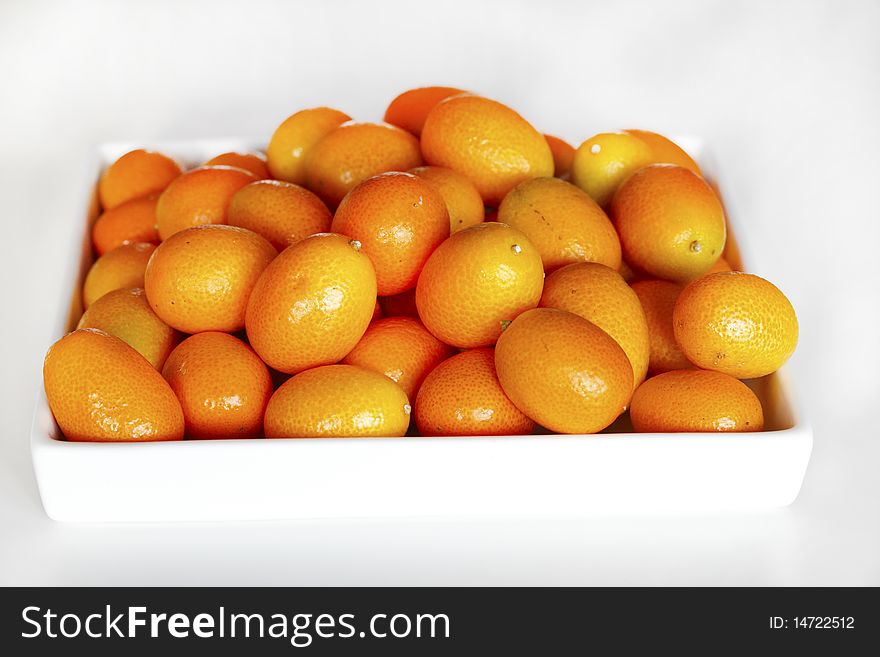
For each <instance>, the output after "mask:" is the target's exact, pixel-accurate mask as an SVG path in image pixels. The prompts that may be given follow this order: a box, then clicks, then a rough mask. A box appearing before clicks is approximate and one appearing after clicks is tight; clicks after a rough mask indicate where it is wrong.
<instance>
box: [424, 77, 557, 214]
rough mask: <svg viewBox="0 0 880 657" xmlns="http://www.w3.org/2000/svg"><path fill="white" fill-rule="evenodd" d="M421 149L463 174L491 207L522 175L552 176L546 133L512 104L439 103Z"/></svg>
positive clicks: (476, 99) (469, 99) (463, 98)
mask: <svg viewBox="0 0 880 657" xmlns="http://www.w3.org/2000/svg"><path fill="white" fill-rule="evenodd" d="M422 153H423V154H424V156H425V161H426V162H427V163H428V164H430V165H433V166H441V167H448V168H450V169H454V170H455V171H458V172H459V173H462V174H464V175H465V176H466V177H467V178H468V179H469V180H470V181H471V182H473V183H474V185H475V186H476V187H477V189H478V190H479V192H480V195H481V196H482V197H483V202H484V203H485V204H486V205H488V206H490V207H497V205H498V203H500V202H501V199H502V198H504V195H505V194H507V192H509V191H510V190H511V189H513V188H514V187H515V186H516V185H517V184H518V183H520V182H522V181H523V180H528V179H529V178H539V177H542V176H552V175H553V154H552V153H551V152H550V146H549V145H548V144H547V140H546V139H544V136H543V135H542V134H541V133H540V132H538V131H537V130H535V128H533V127H532V125H531V124H530V123H529V122H528V121H526V120H525V119H524V118H523V117H522V116H520V115H519V114H517V113H516V112H515V111H514V110H512V109H511V108H509V107H507V106H506V105H502V104H501V103H499V102H497V101H494V100H489V99H488V98H482V97H480V96H472V95H466V94H465V95H458V96H453V97H451V98H447V99H446V100H444V101H442V102H440V103H438V104H437V105H436V106H435V107H434V109H432V110H431V112H430V113H429V114H428V118H427V119H426V120H425V126H424V129H423V130H422Z"/></svg>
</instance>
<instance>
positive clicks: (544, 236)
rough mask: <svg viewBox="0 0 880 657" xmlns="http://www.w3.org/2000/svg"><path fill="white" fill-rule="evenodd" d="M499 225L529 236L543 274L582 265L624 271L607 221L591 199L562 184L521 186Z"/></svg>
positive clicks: (538, 181)
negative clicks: (538, 257) (504, 225)
mask: <svg viewBox="0 0 880 657" xmlns="http://www.w3.org/2000/svg"><path fill="white" fill-rule="evenodd" d="M498 221H500V222H501V223H505V224H509V225H511V226H513V227H514V228H516V229H518V230H521V231H522V232H523V233H525V235H526V237H528V238H529V240H531V242H532V244H534V245H535V247H537V249H538V251H539V252H540V254H541V260H542V261H543V263H544V269H545V271H548V272H550V271H553V270H554V269H558V268H559V267H562V266H564V265H568V264H571V263H573V262H584V261H587V262H599V263H602V264H603V265H607V266H609V267H611V268H612V269H615V270H616V269H617V268H618V267H620V240H618V238H617V232H615V230H614V226H612V225H611V221H610V220H609V219H608V216H607V215H606V214H605V212H604V211H603V210H602V208H600V207H599V206H598V205H597V204H596V202H595V201H594V200H593V199H591V198H590V197H589V195H588V194H586V193H585V192H584V191H582V190H580V189H578V188H577V187H575V186H574V185H572V184H571V183H567V182H565V181H564V180H560V179H559V178H533V179H532V180H527V181H525V182H521V183H520V184H519V185H517V186H516V187H514V188H513V189H512V190H511V191H510V193H509V194H508V195H507V196H505V197H504V200H503V201H502V202H501V205H500V207H499V208H498Z"/></svg>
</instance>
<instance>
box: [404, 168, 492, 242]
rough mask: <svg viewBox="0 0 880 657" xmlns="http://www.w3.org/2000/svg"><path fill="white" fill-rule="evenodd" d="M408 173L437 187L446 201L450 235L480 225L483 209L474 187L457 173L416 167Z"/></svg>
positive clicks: (443, 169) (450, 170)
mask: <svg viewBox="0 0 880 657" xmlns="http://www.w3.org/2000/svg"><path fill="white" fill-rule="evenodd" d="M410 173H412V174H414V175H416V176H418V177H419V178H421V179H422V180H427V181H428V182H430V183H431V184H433V185H435V186H436V187H437V191H438V192H440V196H442V197H443V200H444V201H446V211H447V212H448V213H449V230H450V233H455V232H458V231H459V230H464V229H465V228H467V227H469V226H473V225H475V224H479V223H482V221H483V218H484V215H485V208H484V207H483V198H482V197H481V196H480V192H479V191H478V190H477V188H476V186H474V184H473V183H472V182H471V181H470V180H468V179H467V178H466V177H465V176H463V175H462V174H460V173H459V172H458V171H453V170H452V169H447V168H446V167H430V166H428V167H416V168H415V169H411V170H410Z"/></svg>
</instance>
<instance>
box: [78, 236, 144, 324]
mask: <svg viewBox="0 0 880 657" xmlns="http://www.w3.org/2000/svg"><path fill="white" fill-rule="evenodd" d="M155 250H156V245H155V244H148V243H146V242H138V243H136V244H123V245H122V246H117V247H116V248H115V249H111V250H110V251H107V253H105V254H104V255H102V256H101V257H100V258H98V259H97V260H95V262H94V264H93V265H92V266H91V268H90V269H89V273H88V274H86V279H85V281H84V282H83V291H82V301H83V308H88V307H89V306H90V305H92V304H93V303H94V302H95V301H97V300H98V299H100V298H101V297H102V296H104V295H105V294H107V293H108V292H112V291H113V290H119V289H121V288H128V287H143V286H144V272H145V271H146V269H147V263H148V262H149V260H150V256H152V255H153V251H155Z"/></svg>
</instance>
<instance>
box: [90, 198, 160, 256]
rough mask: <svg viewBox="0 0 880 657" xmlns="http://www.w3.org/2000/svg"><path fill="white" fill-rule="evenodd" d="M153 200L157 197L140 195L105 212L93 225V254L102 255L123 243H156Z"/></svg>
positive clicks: (157, 238)
mask: <svg viewBox="0 0 880 657" xmlns="http://www.w3.org/2000/svg"><path fill="white" fill-rule="evenodd" d="M156 203H157V197H156V196H142V197H140V198H135V199H131V200H130V201H126V202H125V203H120V204H119V205H117V206H116V207H114V208H113V209H112V210H107V211H106V212H104V213H103V214H102V215H101V216H100V217H98V219H97V221H95V225H94V226H93V227H92V245H93V246H94V247H95V253H97V254H98V255H99V256H101V255H104V254H105V253H107V252H108V251H112V250H113V249H115V248H116V247H117V246H123V245H125V244H136V243H138V242H155V243H158V242H159V231H158V229H157V228H156Z"/></svg>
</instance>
